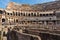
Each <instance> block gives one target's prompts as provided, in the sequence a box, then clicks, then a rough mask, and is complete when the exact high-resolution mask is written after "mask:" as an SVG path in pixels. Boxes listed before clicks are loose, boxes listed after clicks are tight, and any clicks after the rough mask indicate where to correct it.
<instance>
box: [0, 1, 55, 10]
mask: <svg viewBox="0 0 60 40" xmlns="http://www.w3.org/2000/svg"><path fill="white" fill-rule="evenodd" d="M51 1H55V0H0V8H4V9H5V8H6V6H7V5H8V3H9V2H16V3H20V4H38V3H44V2H51Z"/></svg>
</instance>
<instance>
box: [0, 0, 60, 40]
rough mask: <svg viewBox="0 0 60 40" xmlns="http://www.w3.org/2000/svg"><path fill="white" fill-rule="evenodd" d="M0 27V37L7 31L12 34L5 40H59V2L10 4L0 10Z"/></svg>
mask: <svg viewBox="0 0 60 40" xmlns="http://www.w3.org/2000/svg"><path fill="white" fill-rule="evenodd" d="M0 25H1V26H0V31H3V32H2V34H1V36H2V35H3V34H4V33H6V32H8V29H10V30H11V31H12V32H13V33H12V34H13V36H12V37H11V35H12V34H9V35H10V36H8V38H7V39H6V40H60V1H53V2H48V3H42V4H35V5H29V4H18V3H15V2H10V3H9V4H8V5H7V7H6V8H5V9H0ZM14 32H15V33H14ZM5 36H6V35H5ZM3 37H4V36H2V37H1V39H2V38H3ZM9 37H11V38H10V39H9Z"/></svg>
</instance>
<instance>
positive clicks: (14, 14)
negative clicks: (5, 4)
mask: <svg viewBox="0 0 60 40" xmlns="http://www.w3.org/2000/svg"><path fill="white" fill-rule="evenodd" d="M7 15H10V16H55V13H49V14H43V13H41V14H40V13H19V12H13V13H7Z"/></svg>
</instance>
